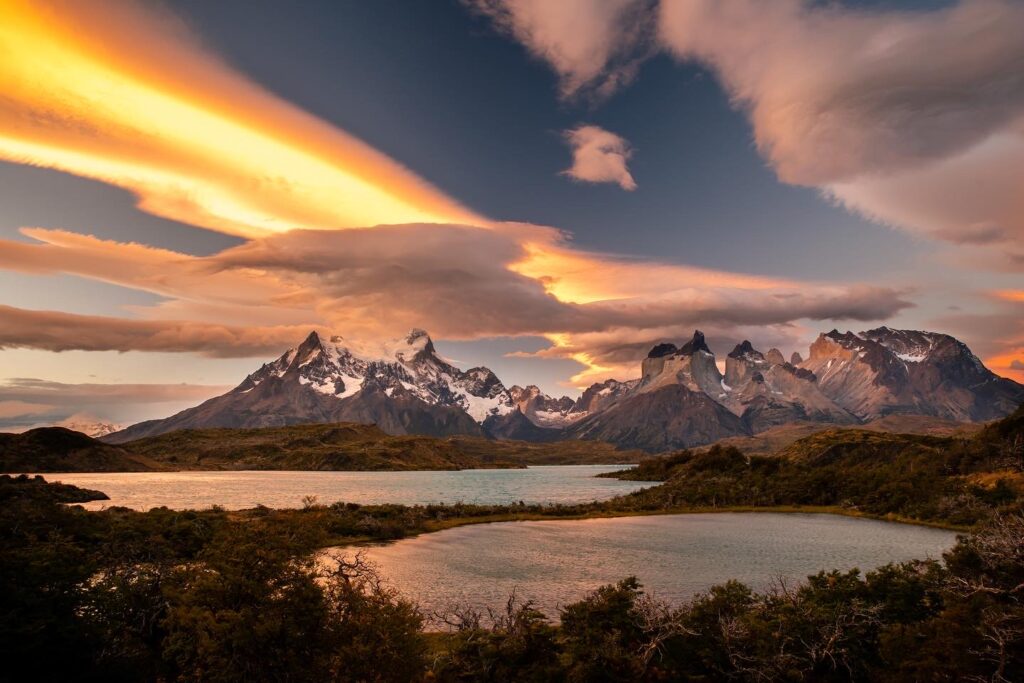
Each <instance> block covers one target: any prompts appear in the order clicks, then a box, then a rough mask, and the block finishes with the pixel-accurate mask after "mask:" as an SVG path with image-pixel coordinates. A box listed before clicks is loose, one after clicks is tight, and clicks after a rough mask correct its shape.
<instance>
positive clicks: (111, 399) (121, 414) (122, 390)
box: [0, 377, 231, 431]
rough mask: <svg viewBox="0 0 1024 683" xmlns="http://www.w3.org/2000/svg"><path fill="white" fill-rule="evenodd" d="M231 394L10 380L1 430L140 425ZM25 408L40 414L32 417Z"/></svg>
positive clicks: (0, 392) (4, 389)
mask: <svg viewBox="0 0 1024 683" xmlns="http://www.w3.org/2000/svg"><path fill="white" fill-rule="evenodd" d="M230 388H231V387H227V386H217V385H202V384H92V383H83V384H71V383H65V382H53V381H49V380H43V379H35V378H24V377H16V378H9V379H6V380H2V381H0V429H8V430H9V429H16V430H19V431H20V430H24V429H30V428H32V427H40V426H45V425H51V424H56V423H59V422H62V421H67V420H69V419H71V418H73V417H75V416H79V417H81V418H83V419H85V418H86V417H92V416H95V417H96V418H97V419H102V420H114V421H122V420H123V421H127V422H134V421H137V420H140V419H149V418H152V417H158V416H162V415H167V414H169V413H172V412H176V411H178V410H182V409H184V408H187V407H189V406H191V405H195V404H196V403H199V402H201V401H205V400H206V399H208V398H212V397H214V396H218V395H220V394H222V393H224V392H225V391H227V390H228V389H230ZM19 405H28V406H38V409H32V410H30V411H27V412H26V411H23V410H22V409H21V408H18V407H17V406H19ZM5 407H8V408H9V409H5ZM85 421H88V420H85Z"/></svg>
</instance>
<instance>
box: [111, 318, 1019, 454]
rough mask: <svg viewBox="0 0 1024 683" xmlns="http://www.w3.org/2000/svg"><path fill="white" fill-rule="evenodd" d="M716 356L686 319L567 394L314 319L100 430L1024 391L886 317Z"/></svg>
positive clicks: (659, 436) (522, 424)
mask: <svg viewBox="0 0 1024 683" xmlns="http://www.w3.org/2000/svg"><path fill="white" fill-rule="evenodd" d="M724 370H725V372H724V374H723V373H722V371H721V370H720V369H719V365H718V362H717V360H716V358H715V355H714V353H713V352H712V351H711V349H710V348H709V347H708V345H707V342H706V340H705V338H704V335H703V334H702V333H701V332H700V331H697V332H695V333H694V335H693V337H692V338H691V339H690V340H689V341H687V342H686V343H684V344H682V345H681V346H676V345H675V344H673V343H663V344H658V345H657V346H655V347H654V348H653V349H651V351H650V353H648V355H647V357H646V358H645V359H643V361H642V363H641V366H640V377H639V378H638V379H634V380H629V381H619V380H614V379H610V380H606V381H604V382H600V383H597V384H594V385H592V386H591V387H589V388H588V389H586V390H585V391H584V392H583V394H582V395H581V396H580V397H579V398H578V399H576V400H573V399H570V398H568V397H565V396H563V397H561V398H554V397H551V396H548V395H546V394H544V393H543V392H542V391H541V390H540V389H539V388H537V387H536V386H527V387H520V386H512V387H506V386H505V385H504V384H503V383H502V382H501V380H500V379H499V378H498V377H497V376H496V375H495V374H494V373H493V372H491V371H490V370H489V369H487V368H484V367H477V368H471V369H469V370H460V369H459V368H457V367H455V366H454V365H453V364H451V363H450V362H448V361H447V360H445V359H444V358H442V357H441V356H440V355H438V353H437V351H436V350H435V349H434V345H433V343H432V342H431V340H430V337H429V336H428V335H427V333H426V332H423V331H422V330H413V331H412V332H410V333H409V334H408V335H407V336H405V337H403V338H401V339H398V340H394V341H393V342H391V343H389V344H385V345H383V346H382V347H381V348H377V349H374V350H366V349H363V348H362V347H359V346H358V345H357V344H353V343H350V342H347V341H346V340H344V339H342V338H341V337H332V338H330V339H328V340H325V339H323V338H321V337H320V336H319V335H317V334H316V333H312V334H310V335H309V337H307V338H306V340H305V341H304V342H303V343H302V344H300V345H299V346H297V347H295V348H294V349H290V350H289V351H287V352H286V353H285V354H283V355H282V356H281V357H280V358H278V359H277V360H275V361H273V362H271V363H267V364H265V365H263V366H262V367H261V368H259V369H258V370H257V371H256V372H254V373H252V374H251V375H249V376H248V377H246V378H245V380H244V381H243V382H242V383H241V384H239V385H238V386H237V387H235V388H234V389H233V390H231V391H230V392H228V393H226V394H224V395H222V396H218V397H216V398H213V399H210V400H209V401H206V402H205V403H203V404H201V405H199V406H196V407H195V408H190V409H188V410H185V411H182V412H181V413H178V414H177V415H173V416H171V417H169V418H166V419H164V420H152V421H149V422H143V423H140V424H137V425H134V426H132V427H129V428H128V429H125V430H122V431H119V432H116V433H114V434H110V435H107V436H105V437H103V439H104V441H107V442H111V443H121V442H125V441H128V440H131V439H136V438H140V437H144V436H152V435H156V434H162V433H165V432H169V431H173V430H176V429H185V428H201V427H271V426H284V425H291V424H301V423H315V422H360V423H372V424H376V425H377V426H378V427H379V428H380V429H382V430H383V431H385V432H387V433H388V434H394V435H401V434H425V435H432V436H449V435H458V434H465V435H476V436H490V437H493V438H501V439H517V440H522V441H534V442H541V441H555V440H561V439H596V440H603V441H609V442H611V443H613V444H616V445H619V446H621V447H628V448H640V449H643V450H647V451H660V450H667V449H673V448H681V447H689V446H695V445H700V444H704V443H709V442H711V441H715V440H718V439H721V438H727V437H735V436H749V435H752V434H756V433H760V432H763V431H765V430H768V429H771V428H773V427H776V426H779V425H785V424H790V423H794V422H818V423H830V424H837V425H849V424H858V423H861V422H865V421H870V420H875V419H877V418H880V417H884V416H887V415H925V416H932V417H937V418H943V419H949V420H956V421H978V420H988V419H993V418H997V417H1001V416H1004V415H1007V414H1009V413H1011V412H1013V410H1014V409H1015V408H1016V407H1017V406H1018V405H1019V404H1020V403H1022V402H1024V386H1021V385H1020V384H1017V383H1016V382H1013V381H1012V380H1008V379H1004V378H1002V377H998V376H997V375H995V374H993V373H992V372H990V371H989V370H988V369H987V368H985V366H984V365H983V364H982V363H981V361H980V360H979V359H978V358H977V357H976V356H975V355H974V354H972V353H971V351H970V349H968V348H967V347H966V346H965V345H964V344H963V343H962V342H959V341H957V340H956V339H954V338H953V337H950V336H948V335H944V334H937V333H932V332H917V331H911V330H890V329H889V328H886V327H881V328H878V329H875V330H869V331H867V332H860V333H856V334H855V333H853V332H845V333H840V332H838V331H836V330H833V331H832V332H829V333H827V334H822V335H820V336H819V337H818V339H817V340H816V341H815V342H814V343H813V344H812V345H811V348H810V355H809V356H808V358H807V359H806V360H805V359H803V358H802V356H801V355H800V354H799V353H794V354H792V355H791V356H790V360H789V361H787V360H786V359H785V357H784V356H783V354H782V353H781V352H780V351H779V350H778V349H770V350H769V351H767V352H765V353H762V352H761V351H759V350H757V349H755V348H754V346H753V345H752V344H751V343H750V342H749V341H744V342H742V343H740V344H738V345H737V346H736V347H735V348H734V349H733V350H732V351H731V352H730V353H729V354H728V355H727V356H726V358H725V362H724Z"/></svg>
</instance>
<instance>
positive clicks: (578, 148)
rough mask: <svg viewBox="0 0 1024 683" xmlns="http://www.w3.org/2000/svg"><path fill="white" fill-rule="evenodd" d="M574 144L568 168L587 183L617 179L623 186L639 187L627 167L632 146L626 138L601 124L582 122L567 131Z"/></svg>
mask: <svg viewBox="0 0 1024 683" xmlns="http://www.w3.org/2000/svg"><path fill="white" fill-rule="evenodd" d="M564 135H565V139H566V141H567V142H568V143H569V146H570V147H571V148H572V166H571V167H570V168H568V169H566V170H565V171H562V174H563V175H567V176H569V177H570V178H572V179H574V180H578V181H581V182H585V183H616V184H618V186H619V187H621V188H622V189H623V190H628V191H632V190H635V189H636V182H635V181H634V180H633V176H632V175H631V174H630V172H629V169H628V168H627V167H626V162H627V161H629V158H630V157H631V156H633V150H632V149H631V148H630V145H629V142H627V141H626V139H625V138H623V137H621V136H618V135H616V134H615V133H611V132H609V131H607V130H605V129H603V128H599V127H598V126H579V127H577V128H573V129H571V130H567V131H565V133H564Z"/></svg>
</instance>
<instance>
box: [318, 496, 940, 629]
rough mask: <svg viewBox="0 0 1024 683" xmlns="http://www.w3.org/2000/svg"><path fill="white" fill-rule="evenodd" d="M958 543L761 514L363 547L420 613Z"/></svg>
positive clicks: (889, 527) (791, 569) (599, 522)
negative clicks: (626, 582) (622, 582)
mask: <svg viewBox="0 0 1024 683" xmlns="http://www.w3.org/2000/svg"><path fill="white" fill-rule="evenodd" d="M955 540H956V534H955V533H954V532H951V531H944V530H941V529H931V528H926V527H919V526H911V525H907V524H897V523H893V522H881V521H875V520H868V519H855V518H851V517H840V516H837V515H825V514H789V513H787V514H781V513H767V512H758V513H714V514H688V515H662V516H647V517H620V518H615V519H590V520H578V521H564V520H559V521H542V522H503V523H499V524H481V525H475V526H465V527H459V528H455V529H449V530H446V531H441V532H438V533H433V534H426V535H423V536H418V537H415V538H410V539H405V540H401V541H396V542H394V543H390V544H387V545H381V546H370V547H367V548H365V549H363V550H364V552H365V553H366V556H367V558H368V559H370V560H371V561H372V562H374V563H375V564H377V565H378V567H379V568H380V570H381V572H382V574H383V575H384V577H385V578H386V579H387V580H388V581H389V582H390V583H391V584H392V585H393V586H395V587H396V588H398V589H399V590H400V591H402V592H403V593H405V594H406V595H408V596H409V597H412V598H414V599H415V600H417V601H418V602H420V603H421V605H423V606H424V607H425V608H426V609H427V610H428V612H433V611H437V610H444V609H445V608H447V607H449V606H452V605H456V604H468V605H472V606H474V607H476V608H478V609H483V608H485V607H487V606H492V607H499V606H501V605H504V602H505V600H506V599H507V598H508V596H509V594H510V593H511V592H512V591H513V590H515V591H516V594H517V596H520V597H522V598H528V599H532V600H535V601H536V602H537V604H538V605H539V607H540V608H541V609H542V610H543V611H544V612H545V613H547V614H548V615H554V614H556V613H557V607H558V606H559V605H564V604H566V603H569V602H572V601H575V600H579V599H580V598H582V597H583V596H584V595H585V594H586V593H587V592H588V591H591V590H593V589H594V588H596V587H597V586H599V585H602V584H605V583H611V582H614V581H618V580H619V579H622V578H625V577H627V576H631V575H635V576H637V577H638V578H639V579H640V581H641V582H642V583H643V584H644V586H645V587H646V588H647V589H648V590H649V591H651V592H653V593H655V594H656V595H657V596H660V597H662V598H664V599H667V600H670V601H673V602H679V601H682V600H685V599H687V598H689V597H691V596H692V595H694V594H695V593H697V592H699V591H702V590H705V589H707V588H709V587H710V586H712V585H714V584H717V583H722V582H724V581H726V580H728V579H733V578H734V579H739V580H740V581H743V582H744V583H747V584H748V585H750V586H752V587H754V588H759V589H763V588H765V587H767V586H768V585H769V584H770V583H771V582H772V581H773V580H774V579H775V578H777V577H783V578H785V579H787V580H790V581H799V580H802V579H804V578H805V577H806V576H807V575H809V574H814V573H816V572H818V571H819V570H822V569H851V568H854V567H860V568H861V569H864V570H868V569H872V568H874V567H878V566H880V565H883V564H887V563H889V562H897V561H905V560H910V559H918V558H919V559H924V558H928V557H931V558H939V557H940V556H941V554H942V552H943V551H945V550H947V549H948V548H949V547H951V546H952V545H953V543H954V541H955ZM335 552H342V553H347V554H349V555H351V553H352V552H353V549H351V548H348V549H337V550H335Z"/></svg>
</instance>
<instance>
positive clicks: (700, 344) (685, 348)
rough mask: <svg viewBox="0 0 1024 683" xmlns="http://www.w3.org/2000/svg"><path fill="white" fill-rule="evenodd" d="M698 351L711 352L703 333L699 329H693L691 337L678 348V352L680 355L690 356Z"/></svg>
mask: <svg viewBox="0 0 1024 683" xmlns="http://www.w3.org/2000/svg"><path fill="white" fill-rule="evenodd" d="M698 351H706V352H707V353H711V349H709V348H708V345H707V343H706V342H705V341H704V333H703V332H701V331H700V330H694V331H693V339H691V340H690V341H688V342H686V343H685V344H683V345H682V346H681V347H680V348H679V352H678V353H679V354H680V355H682V356H692V355H693V354H695V353H697V352H698ZM712 355H713V354H712Z"/></svg>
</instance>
